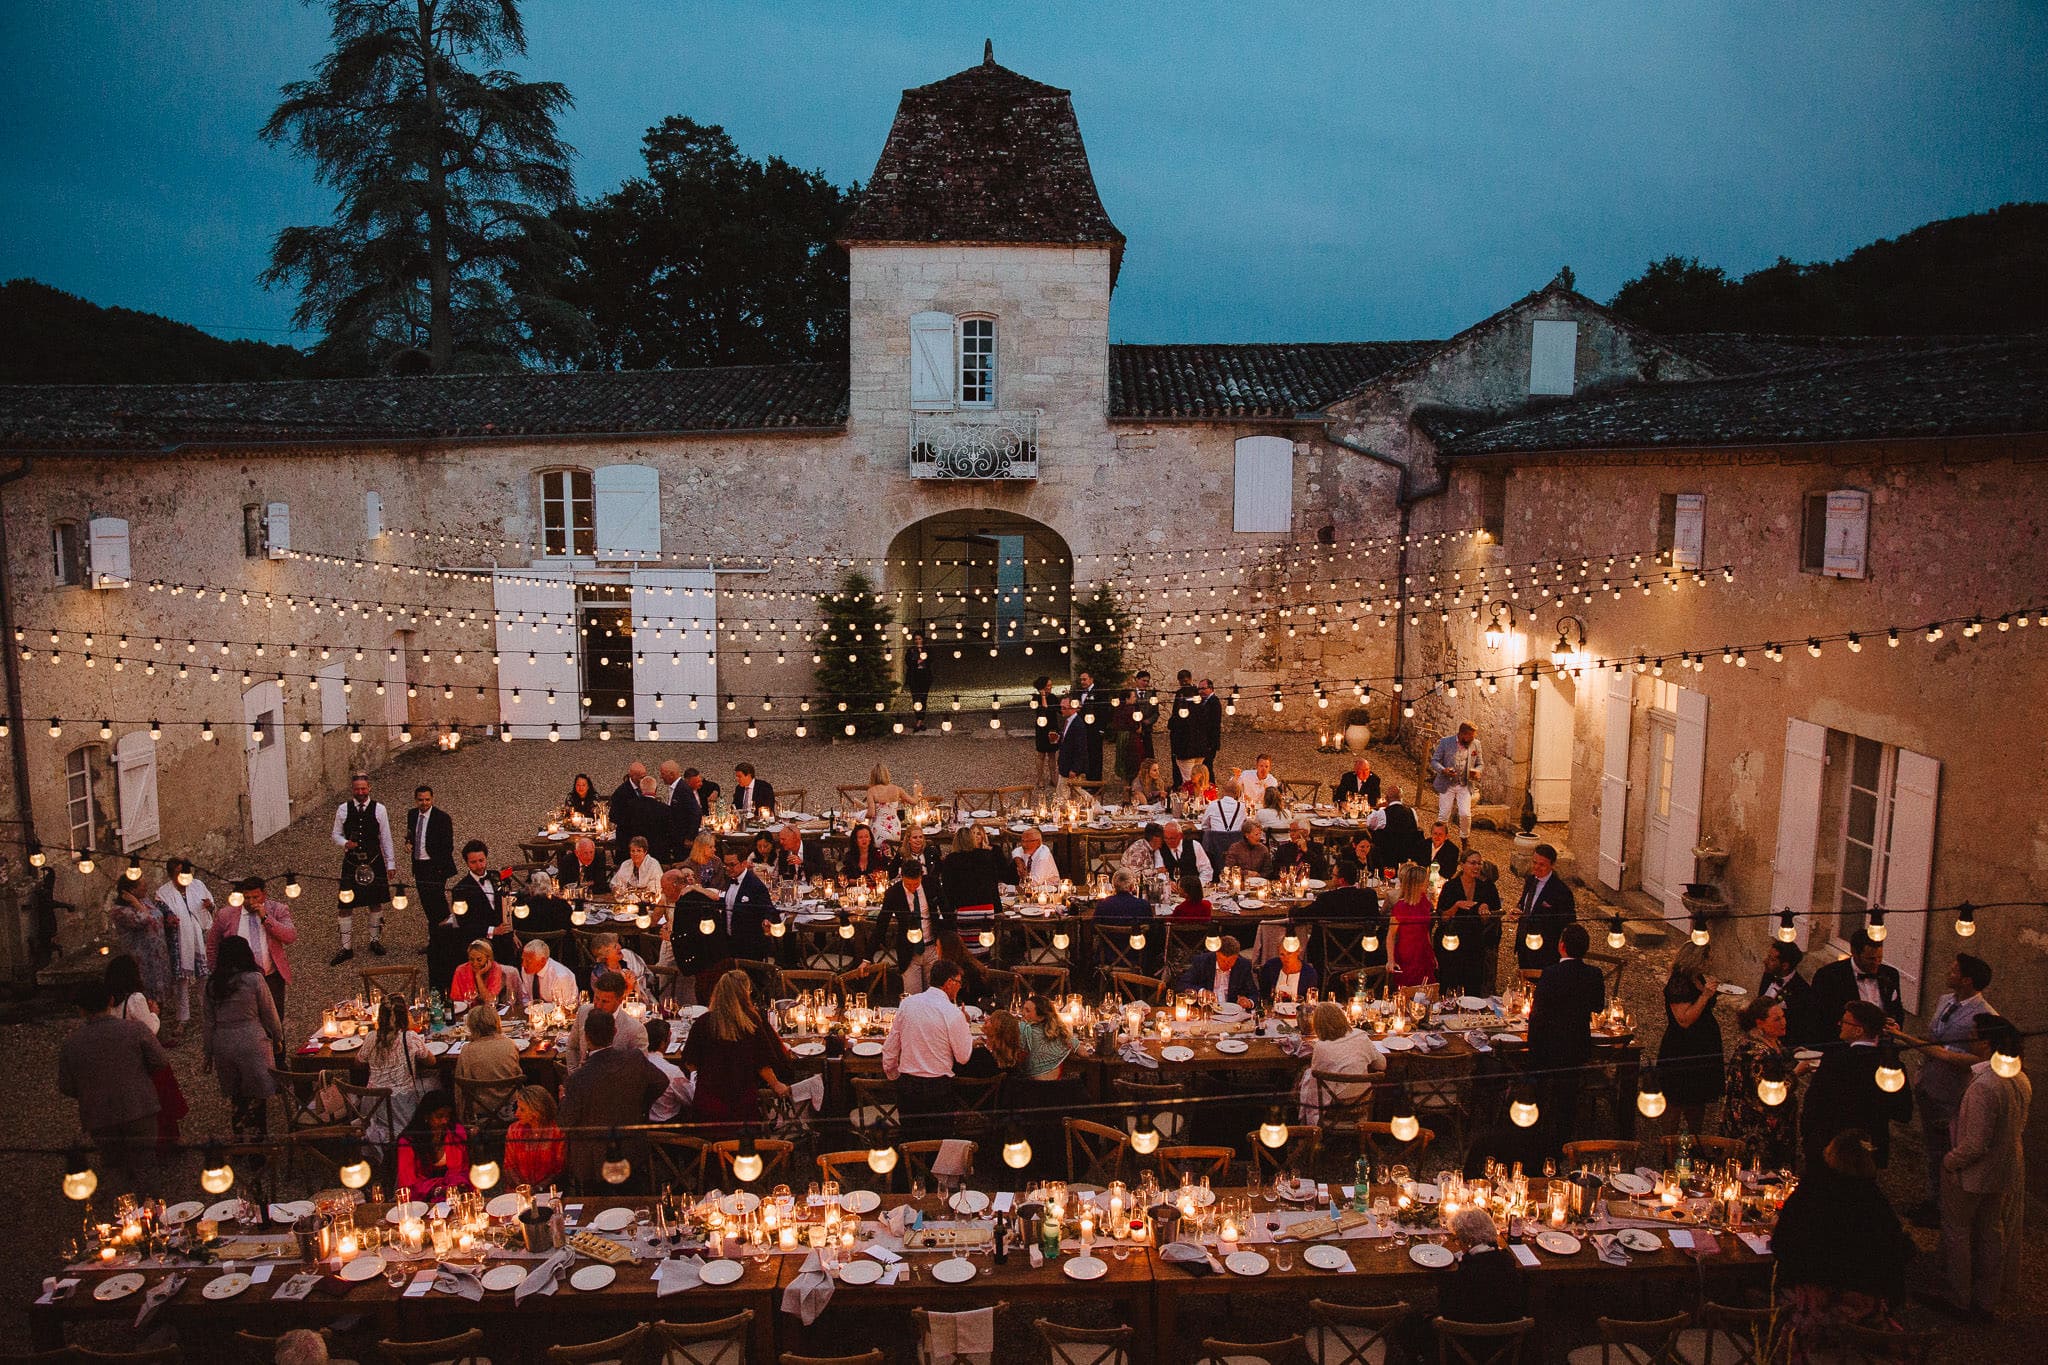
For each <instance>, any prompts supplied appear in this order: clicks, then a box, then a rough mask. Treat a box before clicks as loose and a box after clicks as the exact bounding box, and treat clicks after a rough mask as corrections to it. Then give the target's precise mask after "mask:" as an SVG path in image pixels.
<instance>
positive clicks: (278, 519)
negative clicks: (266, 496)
mask: <svg viewBox="0 0 2048 1365" xmlns="http://www.w3.org/2000/svg"><path fill="white" fill-rule="evenodd" d="M291 548H292V508H291V504H290V503H288V502H273V503H267V504H265V505H264V508H263V552H264V553H265V554H267V555H269V556H270V557H271V558H272V559H283V558H284V557H285V556H286V555H287V554H289V553H290V552H291Z"/></svg>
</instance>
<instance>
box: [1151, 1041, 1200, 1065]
mask: <svg viewBox="0 0 2048 1365" xmlns="http://www.w3.org/2000/svg"><path fill="white" fill-rule="evenodd" d="M1159 1056H1160V1059H1161V1060H1162V1061H1168V1062H1192V1061H1193V1060H1195V1050H1194V1049H1193V1048H1191V1047H1182V1046H1181V1045H1180V1044H1179V1043H1174V1044H1172V1045H1171V1046H1168V1047H1163V1048H1161V1049H1159Z"/></svg>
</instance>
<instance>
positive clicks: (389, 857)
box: [327, 773, 398, 967]
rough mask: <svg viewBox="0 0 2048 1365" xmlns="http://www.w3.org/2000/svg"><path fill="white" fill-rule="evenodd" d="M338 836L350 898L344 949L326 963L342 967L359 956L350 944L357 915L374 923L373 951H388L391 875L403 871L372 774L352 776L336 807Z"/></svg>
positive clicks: (343, 916)
mask: <svg viewBox="0 0 2048 1365" xmlns="http://www.w3.org/2000/svg"><path fill="white" fill-rule="evenodd" d="M333 837H334V843H335V847H337V848H339V849H340V850H341V890H342V892H343V894H345V895H346V896H347V897H348V899H346V900H344V901H342V903H341V908H340V909H339V910H337V911H336V912H335V922H336V923H337V924H338V925H340V927H341V951H340V952H338V953H336V954H335V955H334V956H333V957H331V958H329V959H328V961H327V965H328V966H330V967H339V966H340V965H341V964H342V963H344V962H346V961H348V960H349V959H350V958H352V957H354V956H355V955H356V953H355V949H354V947H353V946H351V945H352V944H353V942H354V936H355V922H356V921H355V916H356V912H357V911H358V910H360V911H362V912H363V914H364V916H365V918H366V919H367V920H368V922H369V926H370V951H371V952H373V953H375V954H376V955H377V956H379V957H382V956H383V955H384V907H385V906H387V905H389V904H390V903H391V879H392V878H393V877H394V876H396V875H397V874H398V853H397V851H396V850H395V849H394V848H393V847H392V845H391V820H390V817H388V816H387V815H385V813H384V803H383V802H382V801H372V800H371V799H370V775H369V774H368V773H357V774H356V775H355V776H354V777H351V778H350V779H349V784H348V800H346V801H344V802H342V803H341V804H340V805H339V806H336V807H335V808H334V830H333Z"/></svg>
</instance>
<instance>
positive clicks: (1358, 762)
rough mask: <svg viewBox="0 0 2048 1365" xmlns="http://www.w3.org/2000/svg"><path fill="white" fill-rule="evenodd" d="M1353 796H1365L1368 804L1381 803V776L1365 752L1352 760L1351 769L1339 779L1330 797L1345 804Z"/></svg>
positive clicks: (1338, 802)
mask: <svg viewBox="0 0 2048 1365" xmlns="http://www.w3.org/2000/svg"><path fill="white" fill-rule="evenodd" d="M1353 797H1363V798H1364V799H1365V804H1366V805H1368V806H1377V805H1379V803H1380V778H1379V774H1378V773H1376V772H1374V771H1373V770H1372V762H1371V760H1369V759H1368V758H1366V756H1365V755H1364V754H1360V755H1359V756H1358V757H1357V758H1355V759H1353V760H1351V771H1350V772H1348V773H1346V774H1344V776H1342V777H1340V778H1338V779H1337V785H1336V787H1335V788H1333V789H1332V790H1331V792H1330V799H1331V800H1332V801H1334V802H1336V803H1337V804H1338V805H1340V806H1341V805H1343V804H1344V803H1345V802H1346V801H1349V800H1351V799H1352V798H1353Z"/></svg>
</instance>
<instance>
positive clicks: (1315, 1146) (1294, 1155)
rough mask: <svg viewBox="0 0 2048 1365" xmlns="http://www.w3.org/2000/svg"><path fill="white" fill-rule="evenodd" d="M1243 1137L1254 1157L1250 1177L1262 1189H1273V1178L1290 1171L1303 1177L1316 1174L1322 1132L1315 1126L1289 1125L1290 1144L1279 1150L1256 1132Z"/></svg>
mask: <svg viewBox="0 0 2048 1365" xmlns="http://www.w3.org/2000/svg"><path fill="white" fill-rule="evenodd" d="M1244 1136H1245V1144H1246V1145H1247V1146H1248V1147H1250V1148H1251V1153H1252V1169H1251V1174H1252V1175H1253V1176H1254V1177H1255V1178H1256V1179H1257V1181H1258V1183H1260V1184H1262V1185H1270V1184H1271V1183H1272V1182H1273V1177H1274V1176H1276V1175H1278V1174H1280V1172H1282V1171H1284V1170H1287V1169H1289V1168H1290V1167H1291V1168H1293V1169H1294V1170H1297V1171H1300V1172H1303V1173H1304V1174H1306V1173H1307V1172H1309V1171H1313V1170H1314V1169H1315V1164H1316V1154H1317V1153H1318V1152H1320V1151H1321V1150H1322V1142H1323V1130H1322V1129H1320V1128H1318V1127H1316V1126H1315V1125H1313V1124H1307V1123H1290V1124H1288V1125H1287V1141H1285V1142H1283V1143H1281V1144H1280V1145H1279V1146H1278V1147H1268V1146H1267V1145H1266V1144H1265V1143H1264V1142H1263V1141H1261V1140H1260V1138H1259V1132H1258V1129H1256V1128H1254V1129H1253V1130H1252V1131H1251V1132H1249V1133H1246V1134H1245V1135H1244Z"/></svg>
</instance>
